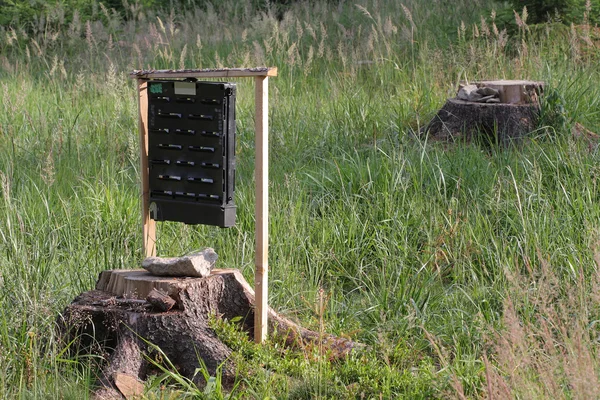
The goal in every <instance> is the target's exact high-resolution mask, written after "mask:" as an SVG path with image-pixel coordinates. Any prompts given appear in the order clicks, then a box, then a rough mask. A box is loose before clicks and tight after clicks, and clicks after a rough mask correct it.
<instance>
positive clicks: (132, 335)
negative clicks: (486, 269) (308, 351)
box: [59, 270, 360, 398]
mask: <svg viewBox="0 0 600 400" xmlns="http://www.w3.org/2000/svg"><path fill="white" fill-rule="evenodd" d="M155 290H160V292H161V293H163V294H166V295H167V296H168V297H170V298H173V299H174V300H175V302H176V303H177V305H176V307H174V308H173V309H171V310H170V311H166V312H157V311H156V309H155V308H153V307H152V306H151V305H150V303H148V302H146V301H144V300H143V299H145V298H146V297H147V296H148V294H149V293H153V291H155ZM123 296H127V297H128V298H127V299H123V298H122V297H123ZM254 304H255V303H254V291H253V290H252V288H251V287H250V285H249V284H248V283H247V282H246V280H245V279H244V277H243V276H242V274H241V273H240V272H239V271H238V270H213V271H212V274H211V275H210V276H208V277H205V278H164V277H155V276H152V275H150V274H149V273H148V272H147V271H143V270H142V271H141V270H128V271H103V272H102V273H101V274H100V278H99V280H98V282H97V285H96V290H91V291H88V292H85V293H82V294H81V295H79V296H78V297H77V298H75V300H73V302H72V303H71V304H70V305H69V306H67V308H66V309H65V310H64V312H63V314H62V317H61V320H60V321H59V322H60V327H61V331H62V332H63V334H62V337H63V340H65V343H70V342H71V341H74V345H73V346H74V348H79V349H80V352H84V353H90V352H91V353H95V354H101V355H104V354H106V355H107V363H106V365H105V366H104V367H103V369H102V372H101V374H100V379H99V389H98V391H97V392H96V394H97V398H102V397H100V396H103V397H109V398H110V396H111V395H113V396H116V395H118V393H117V390H116V389H117V388H116V385H115V381H114V377H115V376H116V375H115V374H126V375H129V376H133V377H136V378H138V379H141V380H144V379H145V378H146V375H147V373H148V371H149V367H151V366H149V365H148V362H147V359H146V358H145V357H144V355H145V354H147V353H148V351H151V350H152V347H153V346H150V345H149V343H151V344H152V345H154V346H158V348H160V349H161V351H162V352H163V353H164V354H165V355H166V356H167V357H168V358H169V360H170V361H171V362H172V363H173V365H175V366H177V368H178V372H179V373H181V374H182V375H184V376H186V377H188V378H190V379H194V381H195V383H196V384H198V385H203V384H204V383H205V382H203V380H202V379H203V378H202V377H201V376H194V373H195V371H196V369H197V368H199V366H200V362H199V358H200V359H202V360H203V361H204V363H205V365H206V366H207V368H208V371H209V373H210V374H211V375H214V374H215V373H216V371H217V368H218V367H219V366H221V370H222V374H223V381H224V383H225V384H228V383H232V381H233V379H234V376H235V370H234V368H235V366H234V365H233V364H232V362H231V361H230V357H229V356H230V354H231V350H230V349H229V348H228V347H227V346H226V345H225V344H224V343H222V342H221V341H220V340H219V339H218V337H217V336H216V335H215V333H214V332H213V331H212V329H211V328H210V327H209V324H208V318H209V316H210V315H218V316H221V317H222V318H227V319H229V320H232V319H234V318H238V317H241V324H242V327H243V329H244V330H245V331H246V332H248V335H249V337H250V338H252V334H253V332H254V330H253V328H254ZM268 314H269V331H270V333H276V334H277V335H280V336H283V339H284V340H285V343H286V344H287V345H289V346H303V345H305V344H308V343H315V342H317V343H319V344H320V346H321V347H323V348H324V349H326V351H328V352H329V353H328V355H329V356H330V357H337V358H339V357H344V356H346V355H347V354H349V353H350V352H351V351H352V350H353V349H355V348H357V347H360V345H359V344H357V343H355V342H352V341H350V340H347V339H343V338H338V337H335V336H332V335H328V334H321V333H318V332H313V331H310V330H308V329H305V328H303V327H301V326H299V325H297V324H295V323H294V322H292V321H291V320H289V319H287V318H285V317H282V316H281V315H279V314H277V313H276V312H275V311H274V310H272V309H269V310H268ZM198 375H201V374H198Z"/></svg>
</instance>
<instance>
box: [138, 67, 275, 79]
mask: <svg viewBox="0 0 600 400" xmlns="http://www.w3.org/2000/svg"><path fill="white" fill-rule="evenodd" d="M253 76H277V68H276V67H257V68H211V69H178V70H172V69H163V70H135V71H133V72H131V73H130V74H129V77H131V78H137V79H158V78H243V77H253Z"/></svg>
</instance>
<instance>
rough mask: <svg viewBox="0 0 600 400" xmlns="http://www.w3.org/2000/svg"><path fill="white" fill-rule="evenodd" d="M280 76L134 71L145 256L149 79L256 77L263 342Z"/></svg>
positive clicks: (150, 250)
mask: <svg viewBox="0 0 600 400" xmlns="http://www.w3.org/2000/svg"><path fill="white" fill-rule="evenodd" d="M270 76H277V68H265V67H261V68H220V69H199V70H198V69H196V70H192V69H189V70H188V69H186V70H145V71H133V72H132V73H131V74H130V77H131V78H134V79H137V89H138V113H139V115H138V118H139V135H140V151H141V157H140V164H141V189H142V234H143V246H144V255H145V256H146V257H151V256H155V255H156V222H155V221H154V220H152V219H151V218H150V214H149V206H150V204H149V203H150V202H149V200H150V195H149V169H148V93H147V91H146V88H147V81H148V80H151V79H164V78H168V79H173V78H239V77H254V84H255V126H254V128H255V132H256V137H255V151H256V155H255V156H256V165H255V171H254V175H255V181H256V209H255V217H256V219H255V220H256V228H255V229H256V259H255V272H254V285H255V287H254V290H255V293H256V309H255V310H254V340H255V342H256V343H262V342H263V341H264V340H265V338H266V337H267V312H268V308H269V307H268V273H269V263H268V248H269V90H268V89H269V77H270Z"/></svg>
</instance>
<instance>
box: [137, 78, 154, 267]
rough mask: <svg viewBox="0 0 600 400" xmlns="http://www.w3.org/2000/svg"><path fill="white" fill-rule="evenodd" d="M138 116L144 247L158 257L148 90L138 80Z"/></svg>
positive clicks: (147, 255)
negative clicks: (151, 208) (150, 163)
mask: <svg viewBox="0 0 600 400" xmlns="http://www.w3.org/2000/svg"><path fill="white" fill-rule="evenodd" d="M137 82H138V85H137V87H138V99H139V100H138V114H139V136H140V173H141V186H142V199H141V200H142V245H143V249H144V255H145V256H146V257H154V256H156V221H154V220H153V219H151V218H150V210H149V208H150V179H149V167H148V90H147V83H146V81H144V80H142V79H138V81H137Z"/></svg>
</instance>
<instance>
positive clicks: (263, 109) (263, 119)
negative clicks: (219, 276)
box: [254, 76, 269, 343]
mask: <svg viewBox="0 0 600 400" xmlns="http://www.w3.org/2000/svg"><path fill="white" fill-rule="evenodd" d="M255 107H256V112H255V119H256V120H255V130H256V138H255V140H256V145H255V151H256V161H255V162H256V164H255V169H254V176H255V181H256V210H255V211H256V212H255V215H256V259H255V268H256V269H255V273H254V290H255V294H256V309H255V310H254V341H255V342H256V343H262V342H263V341H264V340H265V339H266V337H267V311H268V307H269V306H268V296H269V292H268V275H269V259H268V248H269V112H268V109H269V78H268V77H267V76H257V77H256V78H255Z"/></svg>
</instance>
